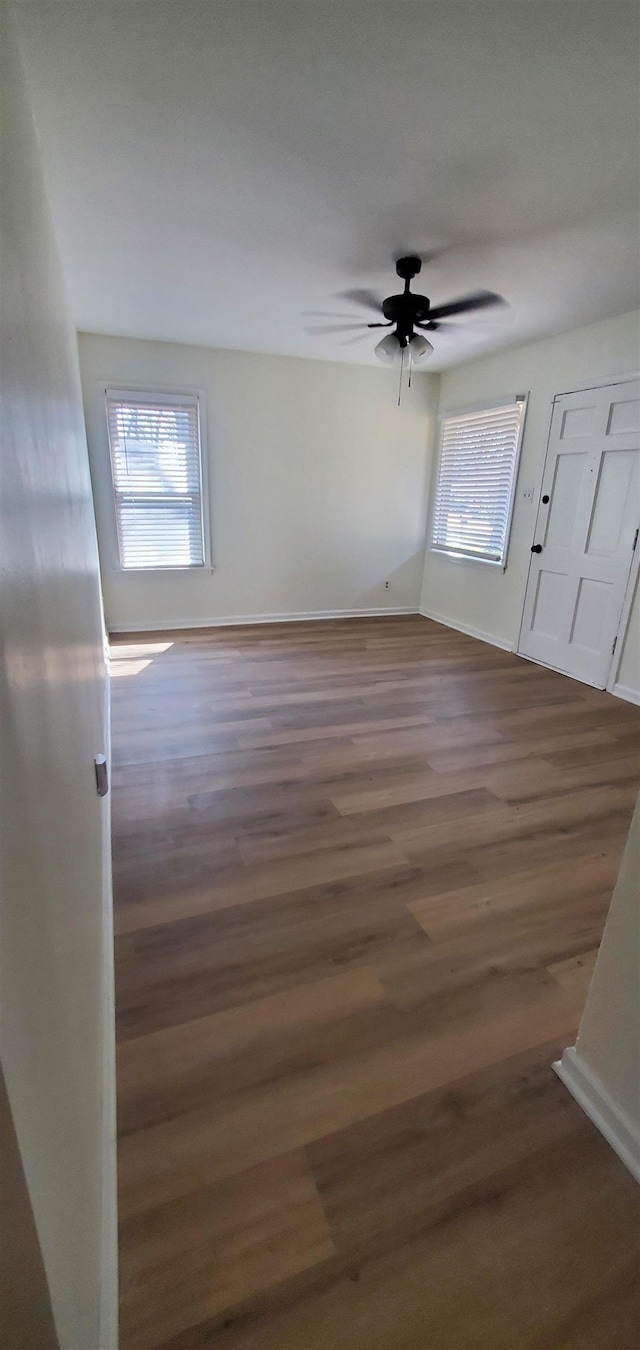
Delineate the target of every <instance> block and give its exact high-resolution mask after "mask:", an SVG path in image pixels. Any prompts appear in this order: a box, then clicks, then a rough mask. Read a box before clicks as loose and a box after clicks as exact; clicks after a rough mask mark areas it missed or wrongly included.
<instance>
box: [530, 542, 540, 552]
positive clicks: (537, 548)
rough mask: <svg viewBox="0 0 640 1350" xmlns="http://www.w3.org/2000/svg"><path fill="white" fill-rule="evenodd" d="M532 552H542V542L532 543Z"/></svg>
mask: <svg viewBox="0 0 640 1350" xmlns="http://www.w3.org/2000/svg"><path fill="white" fill-rule="evenodd" d="M531 552H532V553H542V544H532V545H531Z"/></svg>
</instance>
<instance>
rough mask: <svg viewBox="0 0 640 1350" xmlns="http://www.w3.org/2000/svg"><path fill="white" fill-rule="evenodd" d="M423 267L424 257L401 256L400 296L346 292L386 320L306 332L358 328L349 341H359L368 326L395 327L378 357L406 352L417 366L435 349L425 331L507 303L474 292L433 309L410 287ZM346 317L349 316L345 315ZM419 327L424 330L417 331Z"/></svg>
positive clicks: (393, 357) (391, 358)
mask: <svg viewBox="0 0 640 1350" xmlns="http://www.w3.org/2000/svg"><path fill="white" fill-rule="evenodd" d="M421 268H422V260H421V259H420V258H417V257H413V256H412V257H408V258H398V261H397V262H396V272H397V273H398V276H399V277H401V278H402V280H403V281H404V290H403V291H402V292H401V294H400V295H389V296H388V297H387V299H386V300H379V299H378V297H377V296H376V295H374V294H373V292H372V291H367V290H353V291H343V293H342V294H343V297H344V299H345V300H350V301H351V302H352V303H354V304H359V305H366V307H367V308H368V309H370V310H374V311H375V313H376V314H383V315H384V320H385V321H384V322H382V321H381V320H378V321H377V322H376V323H357V324H338V325H337V326H334V325H330V326H329V327H327V326H324V325H323V326H321V327H313V328H307V330H306V331H307V333H311V334H313V335H315V334H320V333H347V332H350V331H353V330H354V329H358V330H359V336H358V337H355V338H348V339H347V342H359V341H360V337H364V335H365V333H366V332H367V330H368V329H369V328H389V329H393V332H389V333H387V334H386V335H385V336H384V337H383V338H382V340H381V341H380V342H379V343H378V345H377V347H376V348H375V354H376V356H377V358H378V360H379V361H382V362H383V363H384V364H385V365H388V366H390V365H392V364H393V362H394V361H397V360H403V359H404V355H405V351H406V352H407V353H408V355H409V358H410V361H411V364H412V365H417V364H418V363H419V362H422V361H426V359H427V357H428V356H430V355H431V352H432V351H433V345H432V343H431V342H429V339H428V338H426V337H424V335H423V334H424V332H435V330H436V329H438V328H442V327H453V326H454V325H449V324H444V325H443V324H442V322H441V321H442V319H447V318H449V316H450V315H454V314H467V313H470V312H471V311H473V310H478V309H487V308H489V307H490V306H495V305H504V303H505V302H504V300H503V299H502V296H500V295H495V294H494V292H493V291H475V292H474V293H473V294H471V295H464V296H461V297H460V299H459V300H450V301H449V302H448V303H447V304H444V305H436V307H435V308H434V309H432V308H431V304H430V301H429V299H428V297H427V296H426V295H416V294H415V292H413V291H412V290H411V289H410V287H411V281H412V279H413V277H417V275H418V273H419V272H420V270H421ZM344 317H345V318H347V317H349V316H348V315H345V316H344ZM418 329H420V330H423V331H421V332H418V331H416V330H418Z"/></svg>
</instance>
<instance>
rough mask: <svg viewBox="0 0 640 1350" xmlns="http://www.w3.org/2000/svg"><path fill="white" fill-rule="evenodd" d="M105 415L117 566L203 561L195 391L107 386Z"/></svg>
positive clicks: (193, 564)
mask: <svg viewBox="0 0 640 1350" xmlns="http://www.w3.org/2000/svg"><path fill="white" fill-rule="evenodd" d="M107 421H108V426H109V446H110V450H111V468H112V473H113V489H114V495H115V506H116V524H117V529H118V547H119V550H120V563H121V566H122V567H123V568H130V569H134V568H136V569H156V568H162V567H174V568H175V567H202V566H203V565H204V562H205V537H204V528H203V514H202V465H201V457H200V426H199V416H198V399H197V397H195V396H194V395H188V394H166V395H165V394H145V393H122V394H121V393H119V392H118V391H117V390H113V389H108V390H107Z"/></svg>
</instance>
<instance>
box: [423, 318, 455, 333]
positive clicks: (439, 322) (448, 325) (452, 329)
mask: <svg viewBox="0 0 640 1350" xmlns="http://www.w3.org/2000/svg"><path fill="white" fill-rule="evenodd" d="M413 326H414V328H425V329H430V330H431V332H435V330H436V328H446V330H447V332H448V333H464V331H465V329H464V324H460V323H447V321H446V319H445V321H444V323H443V322H442V320H441V319H438V320H437V321H436V322H435V323H415V324H414V325H413Z"/></svg>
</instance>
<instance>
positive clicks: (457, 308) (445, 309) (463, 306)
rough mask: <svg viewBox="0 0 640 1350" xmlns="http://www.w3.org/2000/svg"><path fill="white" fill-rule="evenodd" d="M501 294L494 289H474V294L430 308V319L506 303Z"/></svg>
mask: <svg viewBox="0 0 640 1350" xmlns="http://www.w3.org/2000/svg"><path fill="white" fill-rule="evenodd" d="M504 303H505V302H504V300H503V298H502V296H501V295H495V294H494V292H493V291H474V292H473V294H472V295H462V296H461V297H460V299H459V300H451V301H450V302H449V304H446V305H436V306H435V307H434V308H433V309H430V310H429V318H430V319H444V318H446V317H447V315H449V314H466V313H467V312H468V311H469V310H472V309H488V307H489V306H490V305H504Z"/></svg>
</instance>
